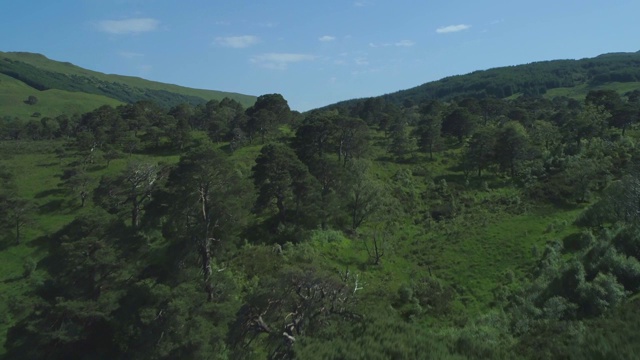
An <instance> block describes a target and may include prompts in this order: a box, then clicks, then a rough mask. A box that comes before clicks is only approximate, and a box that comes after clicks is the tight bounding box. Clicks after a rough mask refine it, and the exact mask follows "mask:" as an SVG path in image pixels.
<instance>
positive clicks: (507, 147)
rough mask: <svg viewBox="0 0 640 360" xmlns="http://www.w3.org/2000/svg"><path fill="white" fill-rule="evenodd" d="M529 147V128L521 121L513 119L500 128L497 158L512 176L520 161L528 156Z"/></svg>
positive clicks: (497, 139)
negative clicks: (526, 128)
mask: <svg viewBox="0 0 640 360" xmlns="http://www.w3.org/2000/svg"><path fill="white" fill-rule="evenodd" d="M528 147H529V137H528V134H527V130H525V128H524V127H523V126H522V125H521V124H520V123H518V122H515V121H511V122H509V123H507V124H505V125H504V126H503V127H502V128H501V129H500V130H498V135H497V138H496V146H495V156H496V160H497V162H498V164H499V165H500V167H501V168H502V169H503V170H508V171H509V173H510V174H511V177H515V176H516V168H517V166H518V163H519V162H520V161H521V160H523V159H524V158H525V157H526V156H527V150H528Z"/></svg>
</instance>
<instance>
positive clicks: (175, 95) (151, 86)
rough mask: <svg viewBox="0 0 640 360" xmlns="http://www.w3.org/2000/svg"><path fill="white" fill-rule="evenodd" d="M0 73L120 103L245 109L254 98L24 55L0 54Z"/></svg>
mask: <svg viewBox="0 0 640 360" xmlns="http://www.w3.org/2000/svg"><path fill="white" fill-rule="evenodd" d="M0 73H2V74H5V75H8V76H11V77H13V78H15V79H18V80H20V81H22V82H24V83H26V84H27V85H29V86H31V87H33V88H35V89H38V90H48V89H58V90H66V91H76V92H85V93H89V94H97V95H104V96H108V97H110V98H113V99H116V100H119V101H121V102H135V101H139V100H150V101H154V102H156V103H158V104H160V105H163V106H166V107H170V106H174V105H177V104H179V103H183V102H186V103H190V104H194V105H195V104H200V103H204V102H206V101H208V100H212V99H216V100H221V99H223V98H225V97H228V98H231V99H233V100H236V101H238V102H240V103H241V104H242V105H243V106H245V107H248V106H250V105H252V104H253V102H254V101H255V97H254V96H250V95H243V94H237V93H230V92H223V91H214V90H203V89H192V88H187V87H182V86H178V85H172V84H165V83H160V82H155V81H149V80H145V79H142V78H138V77H132V76H121V75H108V74H103V73H100V72H96V71H91V70H87V69H83V68H81V67H78V66H75V65H73V64H71V63H68V62H59V61H55V60H51V59H48V58H47V57H45V56H44V55H40V54H33V53H25V52H0Z"/></svg>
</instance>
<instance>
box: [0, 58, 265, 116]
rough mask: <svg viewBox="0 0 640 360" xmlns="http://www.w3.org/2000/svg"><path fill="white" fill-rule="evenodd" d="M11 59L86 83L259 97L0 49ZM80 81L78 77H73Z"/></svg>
mask: <svg viewBox="0 0 640 360" xmlns="http://www.w3.org/2000/svg"><path fill="white" fill-rule="evenodd" d="M2 59H9V60H12V61H20V62H23V63H26V64H29V65H32V66H35V67H37V68H39V69H41V70H45V71H49V72H54V73H60V74H64V75H66V76H68V77H70V78H72V77H74V76H75V77H80V78H82V82H83V83H95V82H102V83H104V84H111V83H118V84H120V85H123V86H124V87H128V88H140V89H149V90H157V91H166V92H170V93H174V94H180V95H185V96H193V97H198V98H201V99H204V100H207V101H208V100H211V99H217V100H222V99H223V98H225V97H228V98H231V99H234V100H236V101H238V102H239V103H241V104H242V105H243V106H244V107H249V106H251V105H253V103H254V102H255V100H256V98H255V96H251V95H244V94H238V93H232V92H224V91H216V90H205V89H193V88H188V87H183V86H178V85H174V84H166V83H161V82H156V81H149V80H145V79H142V78H139V77H133V76H122V75H111V74H104V73H100V72H97V71H91V70H87V69H83V68H81V67H79V66H76V65H73V64H71V63H68V62H60V61H55V60H51V59H48V58H47V57H45V56H43V55H40V54H34V53H26V52H0V60H2ZM74 80H77V79H74Z"/></svg>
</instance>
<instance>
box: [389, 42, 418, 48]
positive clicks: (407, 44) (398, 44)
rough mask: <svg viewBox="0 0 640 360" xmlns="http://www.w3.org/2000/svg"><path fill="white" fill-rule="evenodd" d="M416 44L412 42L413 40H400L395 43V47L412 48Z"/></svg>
mask: <svg viewBox="0 0 640 360" xmlns="http://www.w3.org/2000/svg"><path fill="white" fill-rule="evenodd" d="M415 44H416V43H415V42H413V41H411V40H400V41H398V42H397V43H395V44H394V45H395V46H400V47H410V46H413V45H415Z"/></svg>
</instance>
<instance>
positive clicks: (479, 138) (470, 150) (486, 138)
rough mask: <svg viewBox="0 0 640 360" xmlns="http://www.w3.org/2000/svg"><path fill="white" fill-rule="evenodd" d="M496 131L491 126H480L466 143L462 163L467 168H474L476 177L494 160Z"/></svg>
mask: <svg viewBox="0 0 640 360" xmlns="http://www.w3.org/2000/svg"><path fill="white" fill-rule="evenodd" d="M496 132H497V131H496V129H495V128H493V127H490V126H486V127H481V128H480V129H478V130H477V131H476V132H475V133H474V134H473V135H472V136H471V139H469V142H468V143H467V147H466V148H465V151H464V160H463V161H464V165H465V166H466V167H468V168H469V169H471V168H474V169H476V170H477V171H478V177H481V176H482V171H483V170H485V169H486V168H487V167H488V166H489V165H491V164H492V163H493V162H494V161H495V157H496V153H495V151H496V149H495V147H496V138H497V134H496Z"/></svg>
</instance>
